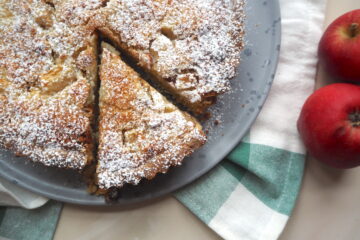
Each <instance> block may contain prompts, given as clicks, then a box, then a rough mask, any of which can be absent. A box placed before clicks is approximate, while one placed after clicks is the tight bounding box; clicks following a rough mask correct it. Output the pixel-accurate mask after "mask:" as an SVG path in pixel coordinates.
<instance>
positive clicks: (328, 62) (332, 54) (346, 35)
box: [319, 9, 360, 82]
mask: <svg viewBox="0 0 360 240" xmlns="http://www.w3.org/2000/svg"><path fill="white" fill-rule="evenodd" d="M319 57H320V59H321V60H322V61H323V62H324V63H325V67H326V69H327V70H328V71H329V72H330V73H332V74H334V75H335V76H337V77H338V78H340V79H343V80H347V81H351V82H360V9H357V10H354V11H351V12H348V13H346V14H344V15H342V16H341V17H339V18H337V19H336V20H335V21H334V22H333V23H331V24H330V26H329V27H328V28H327V30H326V31H325V33H324V35H323V37H322V38H321V41H320V44H319Z"/></svg>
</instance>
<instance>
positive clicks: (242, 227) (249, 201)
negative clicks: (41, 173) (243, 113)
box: [0, 0, 326, 240]
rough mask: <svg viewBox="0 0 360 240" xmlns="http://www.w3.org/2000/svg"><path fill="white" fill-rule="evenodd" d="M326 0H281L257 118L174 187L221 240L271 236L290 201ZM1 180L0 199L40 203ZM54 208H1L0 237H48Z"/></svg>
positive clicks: (300, 165) (298, 174)
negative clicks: (275, 48)
mask: <svg viewBox="0 0 360 240" xmlns="http://www.w3.org/2000/svg"><path fill="white" fill-rule="evenodd" d="M248 1H259V0H248ZM268 1H271V0H268ZM325 3H326V0H280V5H281V11H282V48H281V52H280V61H279V66H278V71H277V74H276V77H275V81H274V83H273V86H272V89H271V92H270V95H269V97H268V100H267V102H266V103H265V105H264V107H263V109H262V111H261V113H260V115H259V117H258V119H257V121H256V122H255V124H254V125H253V127H252V128H251V130H250V132H249V134H248V135H247V137H246V138H245V139H244V140H243V142H242V143H241V144H240V145H239V146H238V147H237V148H236V149H235V150H234V151H233V152H232V153H231V154H230V155H229V156H228V157H227V159H226V160H224V161H223V162H222V163H221V164H219V165H218V166H217V167H216V168H215V169H213V170H212V171H211V172H210V173H208V174H206V175H205V176H203V177H202V178H201V179H199V180H198V181H197V182H195V183H194V184H192V185H191V186H189V187H187V188H185V189H183V190H181V191H179V192H177V193H175V196H176V198H177V199H178V200H179V201H181V202H182V203H183V204H184V205H185V206H187V207H188V208H189V209H190V210H191V211H192V212H193V213H194V214H195V215H196V216H198V217H199V218H200V219H201V220H202V221H203V222H205V223H206V224H207V225H208V226H209V227H210V228H212V229H213V230H214V231H215V232H217V233H218V234H219V235H220V236H222V237H223V238H224V239H246V240H252V239H256V240H261V239H265V240H273V239H276V238H278V236H279V235H280V233H281V231H282V230H283V228H284V226H285V224H286V222H287V220H288V218H289V216H290V214H291V211H292V209H293V207H294V205H295V201H296V198H297V195H298V193H299V189H300V185H301V180H302V175H303V170H304V158H305V155H304V153H305V150H304V148H303V146H302V143H301V142H300V139H299V136H298V134H297V130H296V120H297V117H298V114H299V112H300V109H301V106H302V104H303V102H304V101H305V98H306V97H307V96H308V95H309V94H311V92H312V91H313V88H314V78H315V73H316V64H317V57H316V51H317V44H318V41H319V39H320V36H321V33H322V26H323V20H324V13H325ZM2 186H5V185H1V183H0V205H1V203H2V204H7V205H9V201H10V202H11V203H10V204H12V202H15V201H17V202H16V203H18V204H21V205H22V206H24V207H27V208H33V207H35V206H39V205H41V204H43V203H44V202H45V201H44V199H41V198H40V199H39V198H38V197H35V198H34V196H33V195H31V194H30V193H26V191H22V190H21V191H13V192H11V190H12V189H11V187H10V188H9V186H8V187H6V186H5V187H2ZM14 189H15V188H14ZM2 191H3V193H1V192H2ZM4 192H7V193H9V192H10V194H8V198H4V197H2V196H5V194H4ZM1 197H2V198H1ZM24 199H26V201H25V200H24ZM32 199H36V201H31V200H32ZM21 200H22V201H21ZM34 203H35V204H34ZM14 204H15V203H14ZM60 210H61V204H59V203H56V202H53V201H50V202H49V203H47V204H46V205H44V206H43V207H41V208H38V209H36V210H24V209H18V208H13V207H11V208H5V207H3V208H0V238H1V237H6V238H9V239H16V240H17V239H37V240H45V239H46V240H47V239H51V238H52V236H53V233H54V231H55V228H56V222H57V219H58V216H59V214H60Z"/></svg>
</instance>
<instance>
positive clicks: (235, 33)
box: [90, 0, 244, 113]
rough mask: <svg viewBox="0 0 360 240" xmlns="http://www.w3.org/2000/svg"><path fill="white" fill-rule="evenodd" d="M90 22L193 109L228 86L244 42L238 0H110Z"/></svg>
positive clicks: (208, 102) (198, 109)
mask: <svg viewBox="0 0 360 240" xmlns="http://www.w3.org/2000/svg"><path fill="white" fill-rule="evenodd" d="M90 22H91V24H92V25H93V26H94V27H96V28H98V29H99V30H100V31H101V32H102V33H103V34H104V35H105V36H106V37H107V38H109V39H110V40H111V41H112V42H113V43H114V44H116V45H117V46H118V47H120V48H121V49H122V51H124V52H126V53H127V54H128V55H129V56H130V57H132V58H133V59H134V60H135V61H136V62H137V63H138V64H139V65H140V66H142V67H143V68H144V69H145V70H146V71H147V72H149V73H150V74H151V75H152V76H153V77H154V78H155V79H156V80H157V81H158V82H159V83H160V84H161V85H162V86H163V87H164V88H166V89H167V90H168V91H169V92H170V93H171V94H172V95H174V96H176V97H177V99H178V101H180V102H181V103H183V104H184V105H186V106H188V107H189V108H190V109H191V110H192V111H193V112H195V113H203V112H204V111H205V110H206V108H208V107H209V106H211V105H212V104H213V103H214V102H215V100H216V96H217V95H219V94H221V93H224V92H226V91H229V89H230V83H229V80H230V79H231V78H232V77H234V76H235V72H236V67H237V65H238V64H239V61H240V52H241V50H242V48H243V43H244V39H243V35H244V31H243V25H244V16H243V1H241V0H237V1H228V0H157V1H143V0H110V1H108V3H107V5H106V7H103V8H101V9H99V11H98V13H97V14H96V15H94V17H93V18H92V19H91V21H90Z"/></svg>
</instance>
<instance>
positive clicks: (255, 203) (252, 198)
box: [175, 0, 326, 240]
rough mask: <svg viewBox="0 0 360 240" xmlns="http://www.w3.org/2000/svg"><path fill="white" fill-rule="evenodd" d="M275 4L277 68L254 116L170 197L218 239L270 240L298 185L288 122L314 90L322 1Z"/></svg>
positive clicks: (297, 158) (299, 151)
mask: <svg viewBox="0 0 360 240" xmlns="http://www.w3.org/2000/svg"><path fill="white" fill-rule="evenodd" d="M280 5H281V12H282V46H281V52H280V59H279V66H278V70H277V74H276V76H275V80H274V82H273V86H272V89H271V91H270V94H269V97H268V99H267V101H266V103H265V105H264V107H263V109H262V111H261V113H260V115H259V117H258V118H257V120H256V122H255V124H254V125H253V126H252V128H251V130H250V132H249V134H248V136H247V137H246V138H245V139H244V140H243V142H242V143H241V144H240V145H239V146H238V147H237V148H236V149H235V150H234V151H233V152H232V153H231V154H230V155H229V156H228V158H227V159H226V160H225V161H223V162H222V163H221V164H220V165H219V166H217V167H216V168H215V169H214V170H212V171H211V172H210V173H208V174H207V175H206V176H204V177H202V178H201V179H199V180H198V181H197V182H196V183H194V184H192V185H191V186H190V187H188V188H185V189H183V190H181V191H179V192H177V193H176V194H175V196H176V198H177V199H178V200H179V201H180V202H182V203H183V204H184V205H185V206H187V207H188V208H189V209H190V210H191V211H192V212H193V213H194V214H195V215H196V216H198V217H199V218H200V219H201V220H202V221H204V222H205V223H206V224H207V225H208V226H209V227H210V228H212V229H213V230H214V231H215V232H217V233H218V234H219V235H220V236H221V237H223V238H224V239H256V240H259V239H266V240H272V239H277V238H278V236H279V235H280V233H281V232H282V230H283V229H284V227H285V224H286V222H287V220H288V218H289V216H290V214H291V211H292V209H293V207H294V205H295V201H296V198H297V195H298V193H299V189H300V185H301V180H302V175H303V168H304V158H305V155H304V153H305V149H304V147H303V145H302V143H301V141H300V139H299V136H298V133H297V130H296V120H297V117H298V114H299V112H300V110H301V106H302V104H303V103H304V101H305V99H306V97H307V96H308V95H310V94H311V92H312V91H313V89H314V83H315V81H314V79H315V75H316V64H317V54H316V52H317V44H318V42H319V39H320V36H321V33H322V25H323V20H324V14H325V5H326V1H325V0H291V1H289V0H280ZM248 57H251V56H248ZM204 196H206V197H204Z"/></svg>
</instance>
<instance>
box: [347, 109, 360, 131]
mask: <svg viewBox="0 0 360 240" xmlns="http://www.w3.org/2000/svg"><path fill="white" fill-rule="evenodd" d="M349 120H350V123H351V125H352V126H353V127H360V112H359V110H355V111H354V112H352V113H350V114H349Z"/></svg>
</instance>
